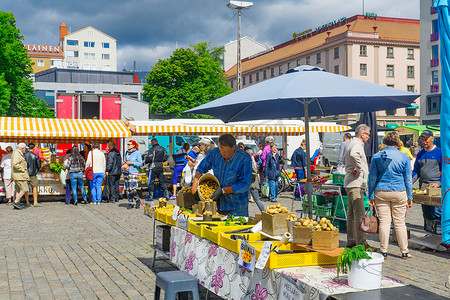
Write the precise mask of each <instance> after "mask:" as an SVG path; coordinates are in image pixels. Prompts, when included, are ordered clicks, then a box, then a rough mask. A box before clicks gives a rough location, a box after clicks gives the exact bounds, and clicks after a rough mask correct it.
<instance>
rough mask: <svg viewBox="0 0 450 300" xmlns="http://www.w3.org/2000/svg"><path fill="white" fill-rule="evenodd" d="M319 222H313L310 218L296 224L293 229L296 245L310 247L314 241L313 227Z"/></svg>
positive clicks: (293, 238) (300, 220)
mask: <svg viewBox="0 0 450 300" xmlns="http://www.w3.org/2000/svg"><path fill="white" fill-rule="evenodd" d="M318 224H319V222H317V221H314V220H311V219H310V218H308V217H307V218H305V219H303V218H302V219H299V220H298V221H297V222H295V223H294V227H293V228H292V240H293V243H294V244H302V245H309V244H311V241H312V231H313V227H314V226H316V225H318Z"/></svg>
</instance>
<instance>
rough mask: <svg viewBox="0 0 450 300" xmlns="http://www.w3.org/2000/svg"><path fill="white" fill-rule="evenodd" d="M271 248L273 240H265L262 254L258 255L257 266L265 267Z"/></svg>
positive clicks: (259, 267) (258, 267)
mask: <svg viewBox="0 0 450 300" xmlns="http://www.w3.org/2000/svg"><path fill="white" fill-rule="evenodd" d="M271 249H272V242H264V245H263V247H262V249H261V254H260V255H259V257H258V261H257V262H256V265H255V268H257V269H264V267H265V266H266V263H267V260H268V259H269V256H270V250H271Z"/></svg>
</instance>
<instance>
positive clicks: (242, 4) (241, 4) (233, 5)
mask: <svg viewBox="0 0 450 300" xmlns="http://www.w3.org/2000/svg"><path fill="white" fill-rule="evenodd" d="M227 6H228V8H230V9H237V10H238V35H237V85H236V86H237V90H238V91H239V90H240V89H241V87H242V85H241V82H242V74H241V11H242V10H243V9H249V8H250V7H252V6H253V2H248V1H230V2H229V3H228V4H227Z"/></svg>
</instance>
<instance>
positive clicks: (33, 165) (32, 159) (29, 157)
mask: <svg viewBox="0 0 450 300" xmlns="http://www.w3.org/2000/svg"><path fill="white" fill-rule="evenodd" d="M34 147H35V144H34V143H29V144H28V149H29V150H26V151H25V154H24V155H23V156H24V157H25V161H26V162H27V166H28V175H29V176H30V181H29V183H30V185H31V188H32V189H33V206H34V207H38V206H39V204H38V202H37V197H38V179H37V176H36V175H37V172H38V171H39V169H40V168H41V161H40V159H39V156H38V155H37V154H35V153H34V152H33V150H34ZM29 197H30V195H29V192H28V191H27V192H26V193H25V201H26V203H27V205H29V204H30V202H29Z"/></svg>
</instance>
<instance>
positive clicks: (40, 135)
mask: <svg viewBox="0 0 450 300" xmlns="http://www.w3.org/2000/svg"><path fill="white" fill-rule="evenodd" d="M125 137H131V132H130V131H129V130H128V128H127V127H126V126H125V124H123V122H122V121H120V120H86V119H45V118H13V117H0V140H1V141H4V142H30V141H34V142H42V143H45V142H47V143H49V142H60V143H61V142H69V143H71V142H83V141H108V140H110V139H115V138H125Z"/></svg>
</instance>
